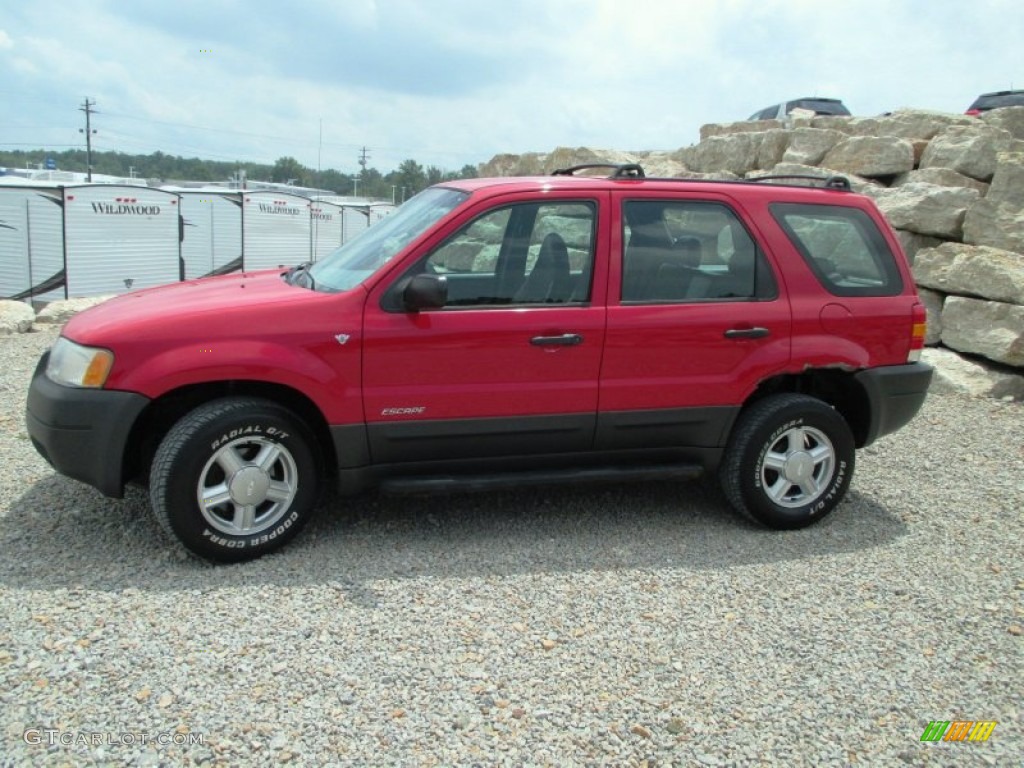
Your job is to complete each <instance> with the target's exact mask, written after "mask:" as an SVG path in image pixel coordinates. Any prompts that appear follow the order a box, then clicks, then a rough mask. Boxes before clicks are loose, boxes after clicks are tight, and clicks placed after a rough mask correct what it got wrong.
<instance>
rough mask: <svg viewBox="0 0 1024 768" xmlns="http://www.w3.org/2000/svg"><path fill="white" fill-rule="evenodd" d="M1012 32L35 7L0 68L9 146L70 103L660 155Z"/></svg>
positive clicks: (297, 151)
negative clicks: (755, 116) (800, 101)
mask: <svg viewBox="0 0 1024 768" xmlns="http://www.w3.org/2000/svg"><path fill="white" fill-rule="evenodd" d="M1022 26H1024V6H1022V5H1021V4H1019V3H1016V2H1009V1H1004V0H978V1H977V2H975V3H974V4H972V6H971V9H970V12H969V13H968V12H964V10H963V7H962V5H961V4H959V3H952V2H944V1H943V0H935V2H931V3H925V2H923V1H920V0H911V1H910V2H905V3H890V2H885V1H884V0H857V1H856V2H854V1H853V0H832V1H831V2H828V3H821V2H819V0H788V1H787V2H781V1H780V0H730V1H729V2H721V0H687V2H679V1H678V0H644V2H642V3H640V2H636V3H627V2H623V1H622V0H560V2H549V1H548V0H508V2H506V3H504V4H500V5H499V4H495V3H490V2H479V1H478V0H432V1H431V2H430V3H423V2H421V1H419V0H347V1H346V2H345V3H338V2H336V0H333V1H332V0H307V1H306V2H304V3H302V4H300V5H294V4H285V3H280V2H270V1H269V0H257V1H255V2H241V0H229V1H225V2H216V3H210V2H200V1H199V0H179V2H176V3H174V4H167V3H132V4H127V3H122V2H115V1H114V0H88V1H87V0H66V1H65V2H61V3H59V4H58V3H56V2H52V1H51V0H35V2H33V3H19V4H11V5H10V8H8V9H6V10H5V18H4V29H3V31H2V32H0V76H2V77H3V80H4V91H5V96H6V98H7V104H8V108H9V110H11V111H12V112H13V113H15V114H16V115H17V116H18V120H19V122H18V123H17V125H13V124H12V123H11V122H10V121H8V122H5V136H6V140H7V141H10V142H12V143H17V142H32V141H35V142H40V143H44V144H46V145H58V144H68V143H72V144H73V143H75V142H77V141H79V140H80V137H79V136H78V128H79V127H80V124H81V117H82V116H81V114H80V113H79V112H78V106H79V105H80V104H81V102H82V99H83V98H85V97H86V96H89V97H91V98H95V99H96V100H97V102H98V110H99V113H98V114H97V116H96V119H95V124H96V127H97V129H98V130H99V133H98V134H97V143H98V145H100V146H102V147H103V148H112V149H121V150H124V151H131V152H152V151H155V150H161V151H164V152H170V153H175V154H188V155H198V156H201V157H208V158H213V159H245V160H255V161H259V162H273V161H274V160H275V159H276V158H278V157H281V156H283V155H292V156H294V157H296V158H297V159H298V160H299V161H300V162H302V163H304V164H306V165H310V166H315V165H316V163H317V158H318V156H319V157H320V162H321V163H322V166H323V167H325V168H328V167H335V168H338V169H339V170H342V171H346V172H351V171H354V170H356V169H357V165H356V160H357V157H358V153H359V151H360V149H361V147H363V146H366V147H368V148H369V150H370V153H371V164H373V165H375V166H376V167H378V168H381V169H384V170H390V169H391V168H394V167H396V166H397V165H398V163H400V162H401V161H402V160H404V159H406V158H410V157H412V158H415V159H417V160H418V161H419V162H421V163H423V164H432V165H439V166H442V167H445V168H458V167H461V166H462V165H463V164H465V163H476V162H482V161H485V160H487V159H489V158H490V157H491V156H492V155H494V154H497V153H499V152H506V151H512V152H522V151H531V150H537V151H547V150H550V149H552V148H554V147H555V146H559V145H570V146H579V145H590V146H600V147H608V148H616V149H674V148H677V147H680V146H684V145H687V144H690V143H693V142H695V141H696V140H697V138H698V130H699V127H700V125H701V124H702V123H706V122H718V121H729V120H737V119H743V118H745V117H746V116H747V115H749V114H751V113H752V112H753V111H754V110H756V109H760V108H762V107H764V106H767V105H769V104H771V103H775V102H778V101H781V100H784V99H789V98H794V97H799V96H805V95H824V96H834V97H838V98H842V99H843V100H844V101H845V102H846V103H847V104H848V105H849V106H850V107H851V108H852V109H853V110H854V112H855V113H858V114H876V113H878V112H882V111H886V110H890V109H893V108H896V107H899V106H919V107H925V108H932V109H946V110H949V111H962V110H963V109H964V108H965V107H966V104H968V103H969V102H970V101H971V100H972V99H973V98H974V96H975V95H977V94H978V93H980V92H982V91H988V90H995V89H998V88H1002V87H1009V85H1010V83H1009V78H1010V77H1012V75H1013V73H1014V72H1016V71H1018V70H1019V64H1018V61H1017V59H1018V58H1019V54H1018V53H1017V50H1018V48H1019V45H1018V42H1017V40H1016V37H1017V36H1018V35H1019V30H1020V29H1021V28H1022ZM15 42H16V45H17V59H15V57H14V56H13V55H12V54H11V49H12V47H13V46H15ZM30 65H34V68H33V66H30ZM1017 85H1018V87H1020V83H1017ZM321 124H322V126H323V131H322V141H321V131H320V127H321Z"/></svg>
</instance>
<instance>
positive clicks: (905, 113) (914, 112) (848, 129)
mask: <svg viewBox="0 0 1024 768" xmlns="http://www.w3.org/2000/svg"><path fill="white" fill-rule="evenodd" d="M972 121H973V118H971V117H967V116H966V115H951V114H947V113H945V112H931V111H928V110H924V109H900V110H897V111H895V112H892V113H891V114H888V115H881V116H879V117H832V116H826V115H822V116H820V117H815V118H814V119H813V120H812V121H811V126H812V127H814V128H827V129H831V130H836V131H842V132H843V133H845V134H847V135H849V136H895V137H896V138H900V139H909V140H911V141H913V140H918V139H923V140H925V141H927V140H928V139H930V138H932V137H933V136H935V135H936V134H938V133H939V132H941V131H943V130H945V129H946V128H948V127H949V126H951V125H972V124H973V122H972Z"/></svg>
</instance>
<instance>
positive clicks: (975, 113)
mask: <svg viewBox="0 0 1024 768" xmlns="http://www.w3.org/2000/svg"><path fill="white" fill-rule="evenodd" d="M964 114H965V115H970V116H971V117H978V116H979V115H981V110H980V109H968V110H967V111H966V112H964Z"/></svg>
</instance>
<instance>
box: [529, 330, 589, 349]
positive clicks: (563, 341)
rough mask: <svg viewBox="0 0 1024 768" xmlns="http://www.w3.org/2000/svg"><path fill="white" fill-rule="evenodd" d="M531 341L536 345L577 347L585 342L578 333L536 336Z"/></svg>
mask: <svg viewBox="0 0 1024 768" xmlns="http://www.w3.org/2000/svg"><path fill="white" fill-rule="evenodd" d="M530 343H531V344H533V346H535V347H575V346H576V345H577V344H582V343H583V337H582V336H580V335H579V334H578V333H563V334H562V335H561V336H534V337H533V338H532V339H530Z"/></svg>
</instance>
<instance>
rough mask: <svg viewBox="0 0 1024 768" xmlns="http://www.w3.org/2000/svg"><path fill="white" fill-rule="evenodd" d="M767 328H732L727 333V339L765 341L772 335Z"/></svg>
mask: <svg viewBox="0 0 1024 768" xmlns="http://www.w3.org/2000/svg"><path fill="white" fill-rule="evenodd" d="M770 333H771V331H769V330H768V329H767V328H730V329H729V330H728V331H726V332H725V338H727V339H763V338H764V337H765V336H767V335H768V334H770Z"/></svg>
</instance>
